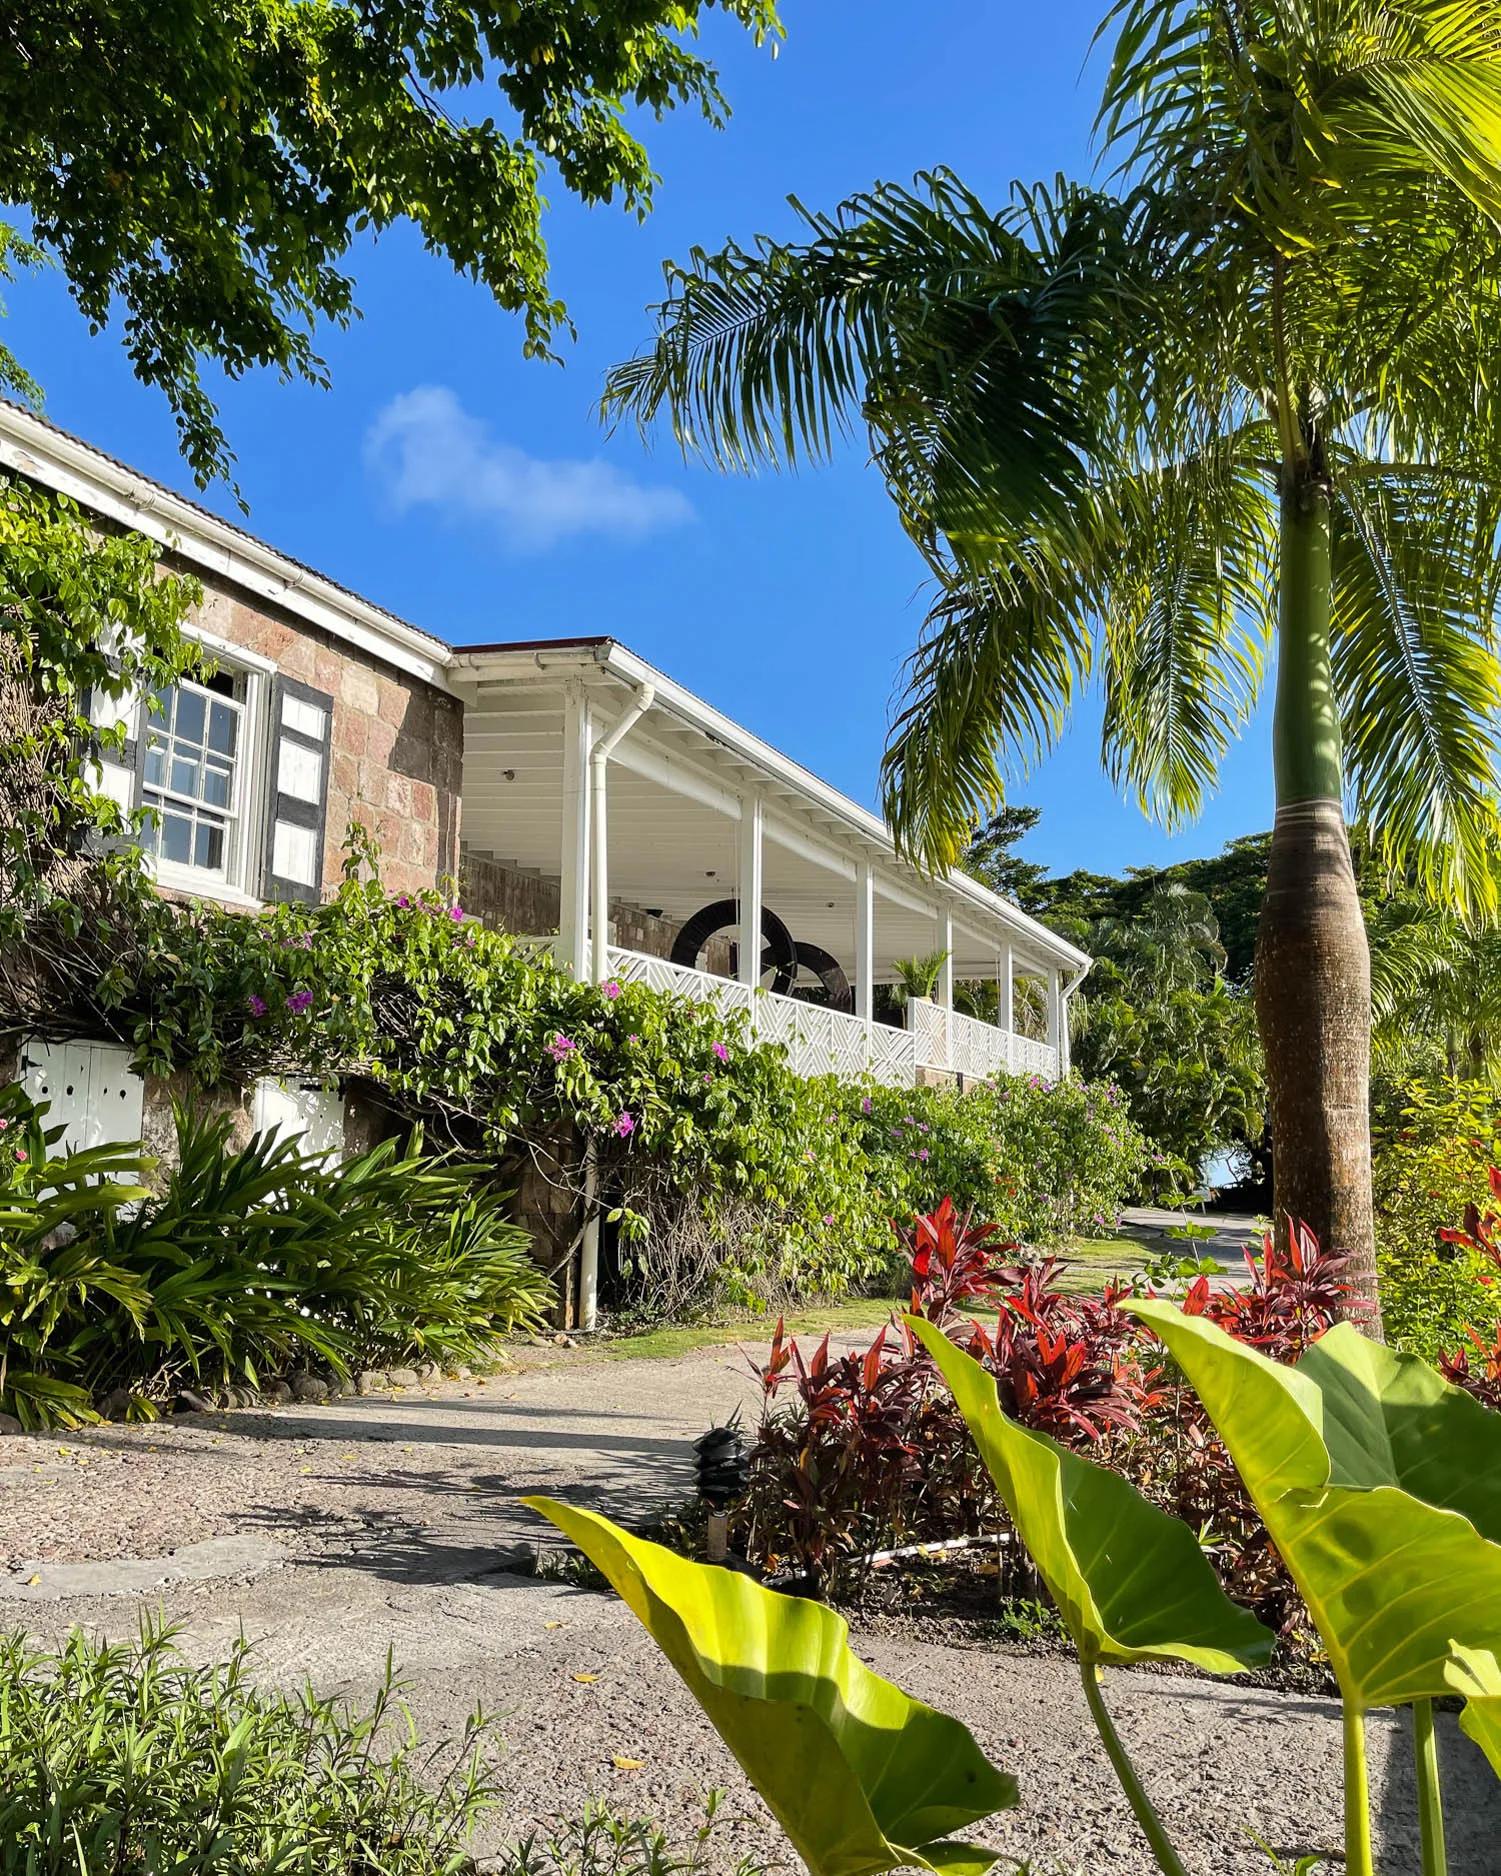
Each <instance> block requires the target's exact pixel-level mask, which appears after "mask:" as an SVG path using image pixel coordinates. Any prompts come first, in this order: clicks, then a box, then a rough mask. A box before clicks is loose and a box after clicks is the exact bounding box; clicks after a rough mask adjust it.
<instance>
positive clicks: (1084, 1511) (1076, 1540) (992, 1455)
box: [907, 1316, 1272, 1674]
mask: <svg viewBox="0 0 1501 1876" xmlns="http://www.w3.org/2000/svg"><path fill="white" fill-rule="evenodd" d="M907 1321H908V1323H909V1324H910V1326H911V1327H912V1329H913V1331H914V1332H915V1333H916V1335H917V1336H918V1337H919V1338H920V1339H921V1341H922V1342H923V1344H924V1346H925V1347H926V1348H927V1350H928V1353H929V1354H930V1355H931V1356H932V1357H933V1359H934V1361H935V1362H936V1363H937V1364H938V1367H939V1370H940V1371H941V1373H942V1375H943V1378H944V1380H945V1381H946V1382H947V1383H948V1385H949V1388H950V1390H951V1392H952V1393H953V1396H954V1399H955V1401H956V1403H957V1404H958V1407H959V1411H960V1412H961V1413H962V1414H963V1415H964V1418H965V1420H966V1422H967V1423H968V1425H969V1430H970V1432H971V1433H972V1434H973V1435H974V1440H975V1444H976V1445H977V1446H978V1448H979V1450H980V1456H981V1458H982V1459H983V1460H984V1461H985V1464H986V1467H987V1468H988V1470H989V1472H990V1475H991V1477H992V1478H993V1479H994V1480H995V1483H996V1488H997V1490H998V1491H999V1492H1000V1494H1001V1497H1002V1498H1003V1499H1004V1500H1005V1503H1006V1509H1007V1510H1008V1511H1009V1512H1010V1513H1011V1518H1012V1521H1013V1523H1014V1524H1015V1526H1016V1529H1017V1532H1018V1534H1019V1535H1020V1537H1021V1540H1022V1542H1023V1543H1024V1544H1025V1545H1026V1547H1027V1550H1028V1552H1029V1554H1030V1555H1031V1558H1032V1561H1033V1563H1034V1564H1036V1566H1037V1569H1038V1571H1039V1572H1040V1574H1041V1575H1042V1578H1043V1580H1044V1582H1046V1584H1047V1586H1048V1589H1049V1591H1050V1593H1051V1595H1052V1597H1053V1600H1054V1602H1056V1603H1057V1605H1058V1608H1059V1610H1060V1612H1061V1613H1062V1616H1063V1619H1064V1621H1065V1623H1066V1624H1067V1625H1068V1630H1069V1633H1070V1634H1071V1635H1072V1637H1073V1641H1074V1646H1075V1647H1076V1648H1077V1649H1078V1651H1079V1656H1080V1659H1081V1660H1083V1661H1085V1662H1126V1661H1149V1660H1159V1659H1162V1658H1163V1657H1172V1658H1173V1659H1175V1660H1179V1661H1189V1662H1192V1663H1193V1664H1194V1665H1195V1666H1196V1667H1202V1668H1207V1669H1208V1670H1209V1671H1210V1672H1211V1673H1213V1674H1235V1673H1238V1672H1240V1670H1241V1669H1243V1668H1248V1667H1255V1666H1259V1665H1260V1664H1261V1663H1263V1662H1265V1661H1267V1660H1268V1659H1269V1658H1270V1656H1271V1652H1272V1635H1271V1633H1270V1631H1269V1630H1267V1629H1265V1628H1263V1627H1262V1625H1261V1623H1260V1622H1258V1621H1257V1620H1256V1618H1255V1616H1253V1615H1252V1614H1251V1612H1250V1611H1249V1610H1248V1609H1241V1608H1238V1607H1237V1606H1236V1605H1235V1604H1234V1603H1233V1602H1231V1601H1230V1599H1229V1597H1228V1596H1226V1594H1225V1592H1224V1590H1223V1589H1221V1587H1220V1584H1219V1579H1218V1578H1217V1577H1216V1576H1215V1573H1214V1569H1213V1567H1212V1565H1211V1564H1210V1563H1209V1561H1208V1559H1207V1558H1206V1557H1205V1556H1204V1553H1203V1552H1202V1551H1201V1550H1200V1548H1199V1545H1198V1543H1197V1541H1196V1540H1195V1537H1194V1534H1193V1532H1192V1531H1191V1530H1190V1529H1189V1528H1188V1526H1187V1525H1186V1524H1184V1523H1183V1522H1182V1521H1181V1520H1180V1519H1178V1518H1173V1517H1169V1516H1168V1514H1167V1513H1166V1512H1164V1511H1159V1510H1158V1509H1157V1507H1156V1506H1155V1505H1150V1504H1148V1503H1147V1501H1146V1499H1144V1498H1143V1497H1142V1496H1141V1494H1140V1493H1139V1492H1138V1491H1136V1489H1135V1488H1134V1487H1133V1486H1132V1485H1130V1484H1128V1483H1127V1481H1126V1480H1125V1479H1123V1478H1122V1477H1121V1476H1120V1475H1119V1473H1116V1472H1111V1471H1107V1470H1106V1468H1105V1467H1103V1466H1097V1465H1095V1464H1093V1463H1092V1462H1091V1461H1090V1460H1088V1459H1084V1458H1081V1457H1080V1455H1079V1454H1077V1453H1072V1452H1070V1451H1069V1450H1068V1449H1067V1447H1063V1446H1060V1445H1058V1443H1057V1442H1056V1441H1055V1440H1050V1439H1049V1438H1048V1437H1047V1435H1046V1434H1044V1433H1034V1432H1032V1431H1031V1430H1030V1429H1028V1428H1026V1427H1022V1426H1018V1425H1017V1424H1016V1422H1015V1421H1014V1420H1011V1419H1009V1418H1008V1417H1007V1416H1006V1415H1005V1414H1004V1413H1003V1412H1002V1411H1001V1406H1000V1401H999V1399H998V1397H997V1394H996V1387H995V1382H994V1381H993V1380H992V1379H991V1377H990V1376H989V1375H988V1374H987V1373H986V1372H985V1370H984V1369H983V1368H982V1367H981V1366H980V1364H979V1363H978V1362H977V1361H975V1360H973V1359H972V1358H971V1357H970V1356H969V1355H966V1354H965V1353H964V1351H963V1349H961V1348H956V1347H955V1345H954V1344H953V1343H952V1342H951V1341H950V1340H949V1338H948V1337H947V1336H946V1335H945V1334H944V1333H943V1331H942V1330H941V1329H939V1328H938V1327H937V1326H936V1325H935V1324H933V1323H931V1322H926V1321H924V1320H923V1319H922V1318H920V1317H917V1316H909V1317H908V1318H907Z"/></svg>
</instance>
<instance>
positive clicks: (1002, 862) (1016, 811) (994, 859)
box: [959, 801, 1048, 906]
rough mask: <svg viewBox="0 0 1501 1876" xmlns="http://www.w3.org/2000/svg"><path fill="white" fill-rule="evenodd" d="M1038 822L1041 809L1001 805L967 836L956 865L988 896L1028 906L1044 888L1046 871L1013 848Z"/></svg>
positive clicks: (1009, 804)
mask: <svg viewBox="0 0 1501 1876" xmlns="http://www.w3.org/2000/svg"><path fill="white" fill-rule="evenodd" d="M1041 819H1042V810H1041V808H1023V807H1018V806H1013V804H1012V803H1010V802H1009V801H1003V802H1002V803H1001V805H1000V806H999V807H998V808H997V809H996V810H995V812H994V813H993V814H992V815H991V816H990V818H989V819H988V820H987V821H986V822H985V823H984V825H983V826H981V827H978V828H976V829H975V831H974V833H973V834H972V835H971V836H970V840H969V845H968V846H967V847H966V848H965V850H964V856H963V858H962V859H961V860H960V862H959V864H960V865H961V866H962V867H963V868H964V870H965V872H966V873H970V874H972V875H973V876H974V878H976V879H977V880H979V881H980V883H981V884H982V885H985V886H988V887H989V888H990V890H991V891H992V892H998V893H1000V894H1001V895H1002V897H1003V898H1007V899H1014V900H1015V901H1016V903H1017V904H1018V905H1020V906H1029V905H1031V904H1032V903H1033V901H1034V900H1035V898H1036V896H1037V894H1038V893H1039V892H1040V891H1041V890H1042V889H1043V887H1044V884H1045V882H1046V880H1047V877H1048V869H1047V868H1046V867H1045V866H1042V865H1040V864H1039V863H1038V862H1037V861H1036V860H1024V859H1023V858H1022V857H1021V855H1020V854H1019V853H1018V852H1017V851H1016V848H1017V845H1018V843H1019V842H1020V841H1022V840H1023V839H1025V837H1026V836H1027V835H1028V834H1030V833H1031V831H1032V829H1033V828H1034V827H1036V825H1037V823H1038V822H1039V821H1040V820H1041Z"/></svg>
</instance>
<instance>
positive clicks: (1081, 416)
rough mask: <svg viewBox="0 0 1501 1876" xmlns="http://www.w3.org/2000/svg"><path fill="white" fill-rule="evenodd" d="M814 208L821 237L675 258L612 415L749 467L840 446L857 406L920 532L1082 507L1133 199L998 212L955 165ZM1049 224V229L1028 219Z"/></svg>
mask: <svg viewBox="0 0 1501 1876" xmlns="http://www.w3.org/2000/svg"><path fill="white" fill-rule="evenodd" d="M795 206H798V205H796V204H795ZM799 212H800V214H802V216H803V219H804V222H805V224H806V226H807V228H808V230H809V235H810V238H809V239H808V240H807V241H806V242H803V243H800V244H787V243H775V242H771V241H768V240H764V239H763V240H761V241H759V242H758V243H757V244H756V246H755V247H754V248H753V249H752V250H750V251H747V250H745V249H743V248H740V247H737V246H733V245H732V246H730V247H727V248H725V249H723V250H722V251H721V252H719V253H717V254H709V253H706V252H704V251H703V250H701V249H699V250H695V251H694V253H693V255H692V257H691V260H690V263H689V265H688V266H687V267H677V266H669V268H668V270H667V278H668V286H669V295H668V298H667V299H666V300H665V301H664V302H663V303H662V304H661V305H660V306H659V307H658V308H657V309H656V313H657V323H658V330H657V337H656V340H655V343H654V344H653V345H652V346H651V347H650V348H649V349H648V350H647V351H645V352H643V353H642V354H641V355H639V356H638V357H637V358H635V359H633V360H631V361H630V362H629V363H627V364H624V365H621V366H619V367H617V368H616V370H615V371H613V372H612V373H611V374H610V377H609V380H608V383H607V386H606V391H605V399H604V408H605V413H606V415H607V417H609V418H611V419H613V420H615V421H620V420H623V419H627V418H629V419H632V420H634V421H635V422H636V423H637V424H638V425H639V426H640V427H641V428H642V429H643V430H645V429H649V428H650V427H651V426H652V425H653V424H655V423H656V422H657V421H658V420H659V419H660V418H662V417H663V416H664V415H667V416H670V418H671V421H672V425H673V431H674V435H675V436H676V438H677V441H678V443H679V444H680V446H681V447H682V448H683V450H684V451H685V452H686V453H688V454H691V455H697V456H700V457H703V458H705V459H706V460H708V461H710V462H712V463H713V464H715V466H716V467H718V468H721V469H735V470H748V469H752V468H755V467H757V466H759V465H763V464H770V465H773V466H778V467H781V466H791V465H793V464H795V463H797V462H799V461H801V460H803V459H804V458H808V459H813V460H817V459H821V458H827V457H828V456H829V455H830V453H831V452H832V451H833V449H834V448H835V446H836V444H838V443H839V442H840V441H841V440H843V439H847V438H849V437H851V436H853V435H855V434H857V432H858V430H859V429H860V428H861V427H862V426H863V427H864V428H865V429H866V430H867V432H868V434H869V437H870V441H871V447H872V450H873V453H874V454H875V455H876V457H877V458H878V460H879V461H880V462H881V464H882V467H883V468H884V470H885V472H886V475H887V479H888V482H889V483H890V484H891V486H892V488H893V492H894V493H895V494H896V495H897V497H898V501H899V504H900V506H901V509H902V512H903V516H904V519H905V520H906V522H907V525H908V527H909V529H910V530H911V531H912V532H913V533H914V535H915V536H918V537H922V536H923V535H924V534H927V535H931V534H933V533H934V532H935V531H942V532H949V531H964V530H966V529H969V530H971V531H973V530H974V529H976V528H979V529H981V530H983V529H985V528H987V527H989V526H991V525H992V524H993V523H994V521H995V517H996V515H997V514H998V513H999V514H1000V515H1001V516H1003V517H1010V518H1011V519H1012V521H1013V522H1014V521H1015V519H1016V518H1017V517H1020V516H1027V517H1029V518H1031V517H1035V516H1036V515H1037V514H1038V513H1040V512H1051V513H1053V514H1054V515H1055V516H1057V517H1060V518H1066V516H1067V513H1068V510H1069V505H1070V503H1071V502H1072V501H1073V500H1074V499H1075V498H1076V497H1077V495H1078V493H1079V491H1080V489H1081V488H1082V487H1083V485H1084V483H1085V481H1086V479H1087V475H1086V470H1085V467H1084V461H1083V456H1084V452H1085V451H1086V449H1087V447H1088V446H1089V444H1090V442H1091V441H1092V439H1093V437H1094V435H1095V426H1094V424H1093V422H1092V419H1091V414H1090V412H1089V408H1088V404H1089V398H1090V395H1091V386H1092V384H1093V382H1094V380H1095V379H1096V378H1098V377H1099V376H1100V374H1101V371H1102V368H1103V365H1104V363H1105V360H1106V353H1105V351H1104V349H1103V348H1104V346H1105V345H1106V344H1107V342H1108V340H1109V338H1110V335H1111V332H1112V329H1113V328H1114V327H1115V326H1116V325H1118V320H1116V319H1114V318H1113V310H1115V309H1118V304H1119V298H1120V296H1121V294H1122V293H1123V292H1125V291H1126V287H1125V284H1124V281H1123V278H1122V275H1123V270H1124V267H1125V256H1126V255H1127V253H1128V251H1129V242H1128V240H1127V239H1126V238H1125V232H1124V219H1123V211H1122V209H1121V208H1120V206H1119V205H1117V204H1115V203H1112V202H1109V201H1107V200H1105V199H1104V198H1102V197H1099V196H1097V195H1094V194H1092V193H1090V192H1088V191H1083V190H1066V191H1062V192H1061V193H1060V195H1059V197H1058V199H1057V200H1054V199H1053V198H1052V197H1051V196H1050V195H1049V194H1048V192H1046V191H1033V192H1031V193H1030V194H1028V195H1025V196H1023V197H1020V198H1019V199H1018V200H1017V202H1016V203H1014V204H1013V205H1012V206H1011V207H1009V208H1008V209H1006V210H1004V211H1003V212H1001V213H999V214H994V213H991V212H990V211H989V210H987V209H986V208H985V207H984V206H983V204H982V203H981V202H980V201H979V199H978V198H977V197H975V196H974V195H972V194H971V193H970V192H969V191H968V190H967V189H965V188H963V187H962V186H961V185H960V184H959V183H958V182H957V181H956V180H955V179H954V178H953V177H952V176H949V175H947V174H946V173H942V172H939V173H934V174H931V175H925V176H922V177H920V178H919V179H918V187H917V188H916V189H907V188H904V187H901V186H899V185H896V184H882V185H880V186H879V187H877V188H875V189H873V190H871V191H869V192H868V193H866V194H862V195H857V196H854V197H851V198H850V200H848V201H847V202H844V203H843V204H841V205H840V207H839V208H838V209H836V210H835V212H834V213H833V214H832V215H821V214H813V213H810V212H809V211H807V210H804V209H801V207H800V206H799ZM1043 227H1046V228H1047V229H1048V230H1049V231H1050V239H1049V242H1048V244H1046V245H1038V244H1036V243H1034V242H1033V241H1031V240H1029V239H1028V238H1027V236H1026V234H1025V233H1024V232H1023V230H1024V229H1025V230H1030V231H1033V232H1035V231H1036V230H1038V229H1040V228H1043Z"/></svg>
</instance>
